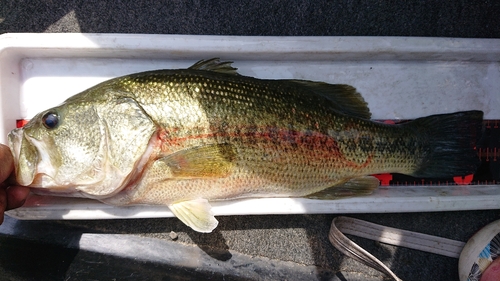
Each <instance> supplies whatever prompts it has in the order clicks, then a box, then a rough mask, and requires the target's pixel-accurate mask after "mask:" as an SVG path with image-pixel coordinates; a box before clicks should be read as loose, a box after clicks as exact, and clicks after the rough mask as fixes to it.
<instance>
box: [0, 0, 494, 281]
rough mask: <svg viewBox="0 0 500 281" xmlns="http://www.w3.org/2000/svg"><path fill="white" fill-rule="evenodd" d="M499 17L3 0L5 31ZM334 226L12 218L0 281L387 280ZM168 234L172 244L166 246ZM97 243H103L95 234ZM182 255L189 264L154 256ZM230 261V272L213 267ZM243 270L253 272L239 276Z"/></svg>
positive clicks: (242, 220)
mask: <svg viewBox="0 0 500 281" xmlns="http://www.w3.org/2000/svg"><path fill="white" fill-rule="evenodd" d="M499 14H500V2H497V1H458V0H455V1H350V0H346V1H326V0H320V1H142V0H135V1H128V0H126V1H85V0H77V1H54V0H52V1H51V0H44V1H0V33H8V32H37V33H38V32H82V33H153V34H204V35H211V34H213V35H274V36H299V35H301V36H310V35H316V36H430V37H467V38H500V25H499V24H498V23H499V21H498V15H499ZM429 211H431V210H429ZM499 214H500V212H499V211H498V210H491V211H466V212H465V211H464V212H439V213H437V212H429V213H406V214H405V213H401V214H358V215H350V216H353V217H356V218H360V219H364V220H367V221H370V222H375V223H379V224H383V225H387V226H391V227H396V228H402V229H406V230H412V231H417V232H421V233H426V234H431V235H437V236H442V237H446V238H450V239H455V240H459V241H467V239H468V238H469V237H470V236H472V235H473V234H474V233H475V232H476V231H477V230H478V229H480V228H481V227H482V226H484V225H486V224H488V223H489V222H492V221H494V220H497V219H499ZM334 217H335V216H334V215H286V216H285V215H283V216H231V217H218V220H219V221H220V223H219V227H218V228H217V229H216V230H215V232H214V233H211V234H200V233H196V232H194V231H192V230H190V229H189V228H187V227H186V226H184V225H183V224H182V223H181V222H179V221H178V220H177V219H175V218H167V219H140V220H137V219H134V220H102V221H50V222H39V221H35V222H30V221H17V220H15V219H12V218H9V219H7V220H6V223H5V224H4V225H2V226H0V280H89V279H95V280H113V279H116V280H192V279H209V278H210V279H216V280H219V279H226V280H248V279H267V280H277V279H280V280H304V279H311V280H313V279H316V280H384V277H383V275H382V274H380V273H378V272H376V271H374V270H372V269H370V268H368V267H366V266H364V265H361V264H359V263H357V262H355V261H353V260H351V259H349V258H347V257H344V256H343V255H342V254H340V253H339V252H338V251H337V250H335V249H334V248H333V247H332V246H331V245H330V243H329V241H328V237H327V235H328V230H329V228H330V224H331V221H332V219H333V218H334ZM172 231H173V232H175V234H176V236H177V238H176V239H172V238H171V232H172ZM98 234H99V235H101V234H102V235H109V236H105V237H108V238H102V237H101V236H92V235H98ZM123 235H125V236H123ZM93 237H94V238H93ZM109 237H111V238H109ZM127 237H133V238H127ZM138 237H139V238H141V239H144V240H141V239H137V238H138ZM84 238H85V239H84ZM101 238H102V239H104V240H102V241H101V240H99V239H101ZM89 239H90V240H89ZM92 239H95V244H96V245H101V244H99V241H101V243H104V244H103V245H115V246H116V247H115V248H118V250H120V245H121V244H120V243H118V241H122V242H123V241H129V240H127V239H130V245H132V244H133V245H136V244H137V245H138V246H137V247H138V248H137V249H136V252H135V253H136V255H134V252H133V251H132V252H130V251H128V252H127V251H125V250H123V248H126V247H121V248H122V249H121V250H123V251H118V250H116V249H115V250H112V248H113V247H111V246H110V247H111V248H109V251H108V250H106V249H108V248H106V247H104V246H103V247H93V246H92V245H93V243H92V242H93V241H94V240H92ZM106 239H111V240H106ZM113 239H114V240H113ZM353 240H354V241H355V242H357V243H359V244H360V245H361V246H362V247H364V248H365V249H367V250H368V251H370V252H371V253H372V254H374V255H375V256H377V257H379V258H380V259H381V260H382V261H383V262H384V263H385V264H387V265H388V266H389V267H390V268H391V269H392V270H393V271H394V272H395V273H396V274H397V275H398V276H399V277H401V278H402V279H403V280H458V273H457V272H458V268H457V263H458V260H456V259H453V258H446V257H442V256H438V255H434V254H428V253H424V252H420V251H416V250H410V249H406V248H402V247H395V246H389V245H385V244H381V243H375V242H372V241H369V240H366V239H362V238H353ZM82 241H87V242H86V244H85V243H83V242H82ZM103 241H104V242H103ZM106 241H108V242H107V243H108V244H106ZM141 241H146V242H141ZM134 243H135V244H134ZM141 243H143V244H141ZM144 243H145V244H144ZM141 245H142V246H141ZM148 245H149V246H148ZM151 245H156V246H157V247H152V248H151ZM178 246H179V247H181V248H179V249H181V250H180V251H179V252H178V255H179V256H183V255H186V256H185V258H184V259H180V260H173V258H172V259H171V260H168V259H164V260H161V259H160V258H156V259H155V258H154V257H155V254H158V255H160V256H161V253H162V252H163V251H164V252H165V254H166V253H167V252H170V251H173V249H174V248H175V249H177V248H176V247H178ZM193 246H194V247H193ZM148 247H149V248H151V249H149V248H148ZM182 247H184V248H182ZM146 248H148V249H149V250H148V251H149V252H146V254H144V253H143V252H142V250H141V249H144V251H146ZM134 249H135V248H134ZM182 249H185V251H183V250H182ZM194 249H201V252H196V250H194ZM155 251H156V252H155ZM148 253H149V255H148ZM189 253H191V254H189ZM148 256H150V257H153V258H148ZM194 256H196V257H197V259H198V260H199V259H201V258H200V257H201V256H203V257H204V259H207V260H212V261H213V262H214V263H210V262H209V263H208V264H204V266H199V267H196V266H195V267H188V266H186V265H185V264H184V262H185V260H191V259H193V257H194ZM238 263H241V264H240V265H238ZM230 264H232V267H230V268H229V269H227V268H226V269H220V268H225V267H224V266H228V265H230ZM235 264H236V265H235ZM243 265H245V266H243ZM249 265H252V266H253V267H252V270H253V272H258V273H260V274H257V275H252V274H250V271H244V270H243V269H242V268H248V266H249ZM217 266H219V267H217ZM207 268H208V269H210V268H214V269H213V270H206V269H207ZM270 268H271V269H270ZM272 268H274V270H272ZM224 270H226V271H224ZM238 270H240V271H239V272H238ZM278 271H280V272H281V273H280V274H278V273H276V272H278ZM221 272H222V273H221ZM245 272H246V275H245ZM308 272H309V275H307V274H308ZM307 277H310V278H307Z"/></svg>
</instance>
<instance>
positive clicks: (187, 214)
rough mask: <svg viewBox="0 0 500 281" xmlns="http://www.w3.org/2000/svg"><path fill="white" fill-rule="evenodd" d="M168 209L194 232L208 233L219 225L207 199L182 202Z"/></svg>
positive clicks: (171, 205)
mask: <svg viewBox="0 0 500 281" xmlns="http://www.w3.org/2000/svg"><path fill="white" fill-rule="evenodd" d="M168 207H169V208H170V210H171V211H172V213H174V215H175V216H176V217H177V218H178V219H180V220H181V221H182V222H183V223H185V224H186V225H187V226H189V227H191V228H192V229H193V230H195V231H198V232H204V233H210V232H212V230H214V229H215V228H216V227H217V225H218V224H219V222H218V221H217V219H215V217H214V214H213V212H212V206H211V205H210V203H208V200H207V199H195V200H189V201H182V202H178V203H174V204H170V205H168Z"/></svg>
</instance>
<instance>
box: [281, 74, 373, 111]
mask: <svg viewBox="0 0 500 281" xmlns="http://www.w3.org/2000/svg"><path fill="white" fill-rule="evenodd" d="M287 81H290V82H292V83H295V84H298V85H301V86H302V87H307V88H308V89H309V90H312V91H313V92H314V93H316V94H317V95H320V96H322V97H324V98H326V99H328V100H329V101H331V102H332V105H331V106H332V109H333V110H335V111H338V112H341V113H343V114H346V115H350V116H356V117H359V118H363V119H370V118H371V116H372V114H371V113H370V109H369V108H368V104H367V103H366V101H365V100H364V99H363V97H362V96H361V94H360V93H358V92H357V91H356V88H354V87H352V86H350V85H345V84H328V83H324V82H314V81H307V80H287Z"/></svg>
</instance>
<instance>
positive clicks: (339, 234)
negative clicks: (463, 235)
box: [328, 217, 465, 280]
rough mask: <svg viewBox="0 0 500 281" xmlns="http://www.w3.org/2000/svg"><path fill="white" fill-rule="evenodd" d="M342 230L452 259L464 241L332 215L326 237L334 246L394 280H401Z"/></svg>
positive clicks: (458, 254)
mask: <svg viewBox="0 0 500 281" xmlns="http://www.w3.org/2000/svg"><path fill="white" fill-rule="evenodd" d="M343 233H346V234H351V235H355V236H359V237H363V238H367V239H371V240H375V241H379V242H382V243H386V244H391V245H397V246H401V247H406V248H410V249H416V250H421V251H425V252H429V253H434V254H439V255H443V256H447V257H452V258H458V257H459V256H460V252H461V251H462V249H463V247H464V245H465V243H464V242H460V241H455V240H451V239H446V238H442V237H437V236H432V235H427V234H422V233H417V232H412V231H407V230H401V229H396V228H392V227H386V226H382V225H378V224H374V223H369V222H365V221H362V220H358V219H354V218H348V217H336V218H335V219H333V221H332V226H331V228H330V233H329V235H328V238H329V239H330V242H331V243H332V244H333V246H335V248H337V249H338V250H339V251H341V252H342V253H344V254H345V255H347V256H349V257H351V258H354V259H356V260H358V261H360V262H362V263H364V264H366V265H368V266H370V267H372V268H374V269H376V270H378V271H380V272H383V273H385V274H387V275H389V276H391V277H392V278H394V279H395V280H401V279H399V278H398V277H397V276H396V275H395V274H394V273H393V272H392V271H391V270H390V269H389V268H388V267H387V266H385V265H384V264H383V263H382V262H381V261H379V260H378V259H377V258H376V257H374V256H373V255H371V254H370V253H368V252H367V251H365V250H364V249H363V248H361V247H359V246H358V245H357V244H356V243H354V242H352V241H351V240H349V238H347V237H346V236H345V235H344V234H343Z"/></svg>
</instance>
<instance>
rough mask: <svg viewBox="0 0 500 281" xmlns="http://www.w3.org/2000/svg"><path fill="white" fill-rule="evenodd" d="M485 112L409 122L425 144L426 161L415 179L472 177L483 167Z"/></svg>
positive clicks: (431, 117) (433, 116)
mask: <svg viewBox="0 0 500 281" xmlns="http://www.w3.org/2000/svg"><path fill="white" fill-rule="evenodd" d="M482 121H483V112H482V111H477V110H474V111H463V112H456V113H450V114H440V115H432V116H428V117H423V118H418V119H415V120H414V121H412V122H409V123H408V126H413V128H412V130H415V132H416V133H417V134H419V138H420V139H421V140H422V141H423V142H424V143H423V145H422V147H424V149H423V153H422V155H421V156H422V158H421V159H422V161H421V164H420V165H419V166H418V168H417V169H416V170H415V172H414V173H413V174H412V176H415V177H423V178H440V177H443V178H444V177H454V176H463V175H469V174H473V173H475V172H476V170H477V168H478V167H479V165H480V162H481V161H480V159H479V157H478V155H477V147H478V145H479V144H480V141H481V138H482V135H483V131H484V127H483V122H482Z"/></svg>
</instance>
